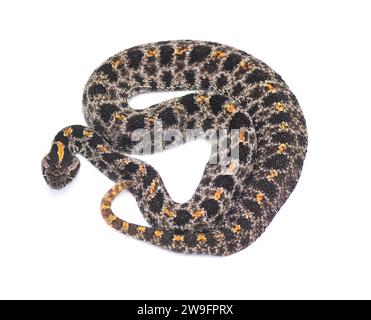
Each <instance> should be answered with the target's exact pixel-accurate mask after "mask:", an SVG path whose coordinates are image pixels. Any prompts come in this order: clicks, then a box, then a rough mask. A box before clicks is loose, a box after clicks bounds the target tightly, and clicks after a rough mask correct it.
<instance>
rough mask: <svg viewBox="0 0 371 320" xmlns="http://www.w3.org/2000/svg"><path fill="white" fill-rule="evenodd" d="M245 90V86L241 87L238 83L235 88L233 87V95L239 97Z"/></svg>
mask: <svg viewBox="0 0 371 320" xmlns="http://www.w3.org/2000/svg"><path fill="white" fill-rule="evenodd" d="M242 90H243V86H242V85H241V83H237V84H236V85H235V86H234V87H233V92H232V94H233V95H234V96H237V95H239V94H240V93H241V91H242Z"/></svg>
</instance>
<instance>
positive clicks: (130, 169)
mask: <svg viewBox="0 0 371 320" xmlns="http://www.w3.org/2000/svg"><path fill="white" fill-rule="evenodd" d="M138 169H139V165H137V164H136V163H134V162H129V163H128V164H127V165H126V166H125V170H127V171H128V172H130V173H135V172H137V171H138Z"/></svg>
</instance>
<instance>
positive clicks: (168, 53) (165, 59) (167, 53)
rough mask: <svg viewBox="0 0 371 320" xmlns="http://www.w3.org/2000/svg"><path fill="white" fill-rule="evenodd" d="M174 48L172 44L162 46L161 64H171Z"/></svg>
mask: <svg viewBox="0 0 371 320" xmlns="http://www.w3.org/2000/svg"><path fill="white" fill-rule="evenodd" d="M173 52H174V49H173V48H172V47H170V46H162V47H161V48H160V64H161V65H162V66H164V65H166V64H169V63H170V62H171V59H172V57H173Z"/></svg>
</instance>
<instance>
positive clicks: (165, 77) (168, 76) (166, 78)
mask: <svg viewBox="0 0 371 320" xmlns="http://www.w3.org/2000/svg"><path fill="white" fill-rule="evenodd" d="M161 80H162V82H163V83H164V84H165V87H167V88H168V87H170V85H171V81H173V75H172V74H171V71H164V72H163V74H162V75H161Z"/></svg>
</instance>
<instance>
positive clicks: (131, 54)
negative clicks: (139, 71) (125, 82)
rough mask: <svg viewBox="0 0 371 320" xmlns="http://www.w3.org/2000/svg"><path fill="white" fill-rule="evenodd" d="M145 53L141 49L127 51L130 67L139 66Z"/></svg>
mask: <svg viewBox="0 0 371 320" xmlns="http://www.w3.org/2000/svg"><path fill="white" fill-rule="evenodd" d="M143 55H144V53H143V52H142V51H140V50H137V49H136V50H129V51H128V52H127V57H128V60H129V67H130V68H132V69H136V68H138V67H139V65H140V63H141V61H142V58H143Z"/></svg>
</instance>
